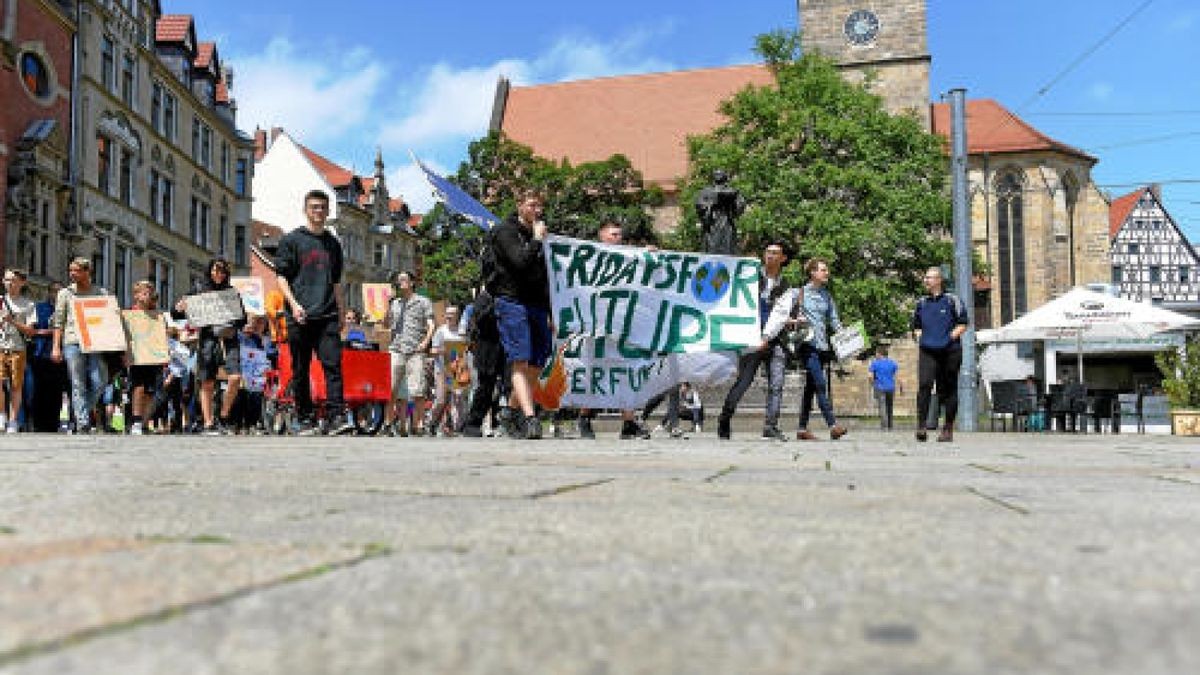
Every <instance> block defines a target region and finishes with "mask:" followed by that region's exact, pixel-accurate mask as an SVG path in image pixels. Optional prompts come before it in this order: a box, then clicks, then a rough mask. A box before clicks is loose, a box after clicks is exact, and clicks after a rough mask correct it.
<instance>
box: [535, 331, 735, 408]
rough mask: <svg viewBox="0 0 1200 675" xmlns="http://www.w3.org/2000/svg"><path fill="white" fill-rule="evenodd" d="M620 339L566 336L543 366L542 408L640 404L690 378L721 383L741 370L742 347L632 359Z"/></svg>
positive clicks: (539, 390)
mask: <svg viewBox="0 0 1200 675" xmlns="http://www.w3.org/2000/svg"><path fill="white" fill-rule="evenodd" d="M618 342H619V341H618V340H617V339H614V338H592V337H587V336H576V337H574V338H571V339H569V340H566V341H564V342H562V343H561V344H560V345H559V349H558V351H557V353H556V354H554V356H553V358H552V360H551V361H550V363H548V364H546V367H545V368H543V369H542V372H541V376H540V378H539V381H538V383H537V385H536V386H535V388H534V400H535V401H537V403H539V404H541V406H542V407H543V408H546V409H549V410H556V409H558V408H560V407H563V406H567V407H581V408H621V409H633V408H641V407H642V406H643V405H645V404H646V401H649V400H650V399H651V398H653V397H655V396H657V395H658V394H661V393H662V392H664V391H667V390H668V389H670V388H671V387H674V386H677V385H678V384H679V383H681V382H691V383H692V384H693V385H695V386H712V385H717V384H721V383H723V382H725V381H727V380H729V379H730V378H731V377H733V376H734V374H736V372H737V352H695V353H682V354H678V353H677V354H664V355H661V356H657V357H650V358H636V359H631V358H627V357H624V356H622V355H621V353H620V349H619V348H618Z"/></svg>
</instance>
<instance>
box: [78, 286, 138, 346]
mask: <svg viewBox="0 0 1200 675" xmlns="http://www.w3.org/2000/svg"><path fill="white" fill-rule="evenodd" d="M71 311H72V312H74V314H75V326H76V328H77V329H78V330H79V348H80V349H82V350H83V351H85V352H88V353H94V352H123V351H125V324H123V323H122V322H121V309H120V307H118V306H117V299H116V298H114V297H113V296H111V295H101V296H97V297H92V298H76V299H75V300H74V301H73V302H72V303H71Z"/></svg>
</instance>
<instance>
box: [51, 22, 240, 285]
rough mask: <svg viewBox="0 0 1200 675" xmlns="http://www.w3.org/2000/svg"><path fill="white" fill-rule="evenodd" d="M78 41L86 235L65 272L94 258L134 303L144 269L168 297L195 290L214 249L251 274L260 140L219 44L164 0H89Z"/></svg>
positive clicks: (71, 249) (81, 212)
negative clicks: (244, 128)
mask: <svg viewBox="0 0 1200 675" xmlns="http://www.w3.org/2000/svg"><path fill="white" fill-rule="evenodd" d="M79 39H80V80H79V84H78V89H77V91H76V92H75V95H76V96H77V97H78V100H77V116H78V119H77V130H78V140H77V144H76V151H77V153H78V154H77V157H76V159H77V162H78V167H79V175H80V183H79V185H78V189H77V196H76V205H75V206H76V208H77V209H78V214H77V218H78V222H79V228H78V233H79V236H78V237H77V238H75V239H74V240H72V241H69V242H68V245H67V246H66V247H65V248H66V249H67V250H66V251H64V253H65V254H66V255H65V256H64V257H63V259H62V260H61V261H60V265H59V266H60V269H61V273H62V275H63V276H64V277H65V274H66V261H67V260H68V259H69V257H70V256H71V255H85V256H89V257H90V258H91V259H92V261H93V267H94V276H95V278H96V280H97V282H98V283H100V284H102V285H103V286H105V287H107V288H108V289H109V290H110V291H111V292H112V293H114V294H116V295H117V297H118V298H119V300H120V302H121V303H122V305H126V304H128V303H129V301H130V289H131V288H132V285H133V283H134V282H135V281H137V280H138V279H142V278H151V279H153V280H154V282H155V283H156V285H157V287H158V289H159V295H160V296H161V297H162V298H163V300H164V302H166V301H170V300H171V299H173V298H175V297H178V296H179V295H182V294H185V293H188V292H190V290H191V289H192V288H193V287H194V286H195V285H196V284H197V283H199V282H200V280H201V279H202V278H203V276H204V270H205V266H206V263H207V261H208V260H209V259H210V258H211V257H213V256H214V255H220V256H224V257H226V258H228V259H229V260H230V261H231V262H233V263H234V267H235V274H244V273H246V272H247V271H248V269H249V250H248V246H249V237H250V200H251V191H250V184H251V172H252V171H253V154H254V144H253V139H251V138H249V137H248V136H245V135H243V134H241V133H239V132H238V130H237V127H236V112H237V108H236V105H235V103H234V101H233V99H232V98H231V97H230V93H229V92H230V88H231V86H232V71H230V70H229V69H227V68H225V67H224V65H223V64H222V62H221V58H220V54H219V53H218V50H217V47H216V45H215V44H214V43H212V42H201V41H200V40H198V39H197V31H196V26H195V22H194V20H193V18H192V17H191V16H190V15H164V14H162V8H161V3H160V2H157V0H153V1H147V0H84V2H83V6H82V8H81V12H80V22H79Z"/></svg>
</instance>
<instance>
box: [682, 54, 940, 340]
mask: <svg viewBox="0 0 1200 675" xmlns="http://www.w3.org/2000/svg"><path fill="white" fill-rule="evenodd" d="M757 50H758V52H759V54H760V55H761V56H762V57H763V58H764V60H765V61H766V64H767V67H768V68H769V69H770V70H771V72H772V74H773V75H774V79H775V84H774V86H765V87H747V88H746V89H744V90H742V91H741V92H739V93H737V94H735V95H734V96H733V97H732V98H730V99H728V100H726V101H724V102H723V103H722V104H721V108H720V111H721V112H722V113H723V115H724V116H725V117H726V122H725V123H724V124H723V125H722V126H720V127H719V128H717V129H716V130H714V131H713V132H712V133H710V134H708V135H705V136H696V137H692V138H690V139H689V141H688V151H689V155H690V158H691V165H690V170H689V174H688V177H687V180H686V181H685V183H684V186H683V190H682V192H681V200H680V201H681V204H683V205H684V214H683V216H684V217H683V222H682V224H681V226H680V228H679V230H678V231H677V232H676V234H675V239H676V241H674V242H672V244H674V245H675V246H678V247H681V248H686V249H691V250H696V249H697V248H698V247H699V245H700V241H701V232H700V230H699V223H698V219H697V215H696V211H695V206H694V203H695V198H696V195H697V194H698V193H699V191H700V190H701V189H702V188H703V187H704V186H706V185H708V184H709V183H710V182H711V181H712V175H713V172H714V170H716V169H724V170H725V171H727V172H728V173H729V174H730V175H731V176H732V181H731V182H732V184H733V186H734V187H736V188H737V189H738V190H739V191H740V192H741V193H742V195H743V196H744V197H745V198H746V200H747V202H748V205H749V207H748V209H747V210H746V213H745V214H744V215H743V216H742V218H741V219H740V220H739V221H738V231H739V239H740V243H741V246H742V249H741V250H742V251H743V253H744V254H746V255H756V254H757V253H758V252H759V251H761V250H762V247H763V246H765V245H766V243H768V241H769V240H771V239H775V238H781V239H784V240H785V241H787V242H789V243H790V244H791V246H792V248H793V250H794V253H795V255H794V256H793V259H792V262H791V263H790V264H789V265H788V269H787V271H786V274H787V275H788V277H789V278H791V279H793V280H794V281H799V280H800V277H801V271H800V269H801V267H802V265H803V261H804V260H807V259H809V258H812V257H821V258H824V259H826V260H828V261H829V264H830V269H831V272H832V273H833V281H832V282H831V290H832V291H833V292H834V295H835V297H836V299H837V301H838V305H839V309H840V311H841V314H842V316H843V318H854V319H862V320H864V322H865V323H866V327H867V331H868V333H870V334H872V335H875V336H895V335H898V334H900V333H903V332H904V331H906V330H907V328H908V314H907V311H906V308H907V307H909V306H910V302H911V299H912V298H914V297H916V296H917V295H919V294H920V292H921V272H922V271H923V270H924V269H926V268H927V267H930V266H939V265H943V264H946V263H949V262H951V260H952V256H953V245H952V244H951V242H950V241H949V238H948V237H947V236H946V235H947V234H948V231H949V224H950V222H951V218H950V211H951V209H950V202H949V198H948V194H947V189H946V188H947V176H948V162H947V157H946V154H945V152H944V147H943V142H942V140H941V139H940V138H939V137H937V136H934V135H933V134H930V133H928V132H927V131H926V130H924V129H923V128H922V126H921V124H920V122H919V121H918V120H917V118H916V117H915V116H912V115H892V114H889V113H888V112H887V111H886V110H885V109H884V106H883V102H882V99H881V98H880V97H878V96H876V95H874V94H872V93H871V92H870V91H869V85H870V83H871V77H870V75H868V78H867V83H866V86H863V85H856V84H852V83H849V82H847V81H846V80H845V79H844V78H843V77H842V76H841V74H840V73H839V72H838V70H837V68H836V67H835V66H834V64H833V62H831V61H829V60H828V59H826V58H824V57H822V56H820V55H818V54H804V55H801V54H800V49H799V36H798V34H796V33H794V32H776V33H771V34H767V35H763V36H760V37H759V38H758V44H757Z"/></svg>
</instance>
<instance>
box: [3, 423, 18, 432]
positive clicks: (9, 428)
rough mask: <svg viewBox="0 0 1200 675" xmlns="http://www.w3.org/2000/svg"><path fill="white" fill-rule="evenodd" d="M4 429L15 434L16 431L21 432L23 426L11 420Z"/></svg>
mask: <svg viewBox="0 0 1200 675" xmlns="http://www.w3.org/2000/svg"><path fill="white" fill-rule="evenodd" d="M4 430H5V431H6V432H7V433H10V434H15V433H17V432H19V431H20V430H21V427H19V426H17V423H16V422H9V423H8V424H7V425H6V426H5V429H4Z"/></svg>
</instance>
